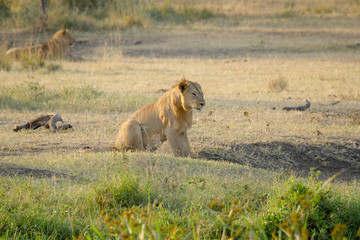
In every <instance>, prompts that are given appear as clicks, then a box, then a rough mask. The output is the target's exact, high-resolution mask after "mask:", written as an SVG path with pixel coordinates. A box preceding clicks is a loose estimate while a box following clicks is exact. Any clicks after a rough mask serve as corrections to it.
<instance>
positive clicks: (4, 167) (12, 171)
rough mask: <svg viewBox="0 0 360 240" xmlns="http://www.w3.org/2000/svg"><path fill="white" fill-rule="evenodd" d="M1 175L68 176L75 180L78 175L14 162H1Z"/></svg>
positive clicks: (67, 177)
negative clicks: (13, 163) (14, 163)
mask: <svg viewBox="0 0 360 240" xmlns="http://www.w3.org/2000/svg"><path fill="white" fill-rule="evenodd" d="M0 176H10V177H12V176H27V177H33V178H66V179H72V180H75V179H76V178H77V177H76V176H74V175H71V174H66V173H59V172H53V171H49V170H43V169H35V168H28V167H22V166H16V165H12V164H4V163H0Z"/></svg>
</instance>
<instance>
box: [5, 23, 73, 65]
mask: <svg viewBox="0 0 360 240" xmlns="http://www.w3.org/2000/svg"><path fill="white" fill-rule="evenodd" d="M74 43H75V39H73V38H72V37H71V36H70V33H69V30H68V29H61V30H59V31H57V32H56V33H55V34H54V36H53V37H52V38H51V39H50V41H48V42H47V43H44V44H42V45H36V46H31V47H19V48H12V49H9V50H8V51H7V52H6V56H8V57H11V58H15V59H19V58H20V57H22V56H24V55H27V56H29V55H36V54H39V55H40V56H41V57H42V58H71V59H72V58H73V56H72V55H71V54H70V46H71V45H73V44H74Z"/></svg>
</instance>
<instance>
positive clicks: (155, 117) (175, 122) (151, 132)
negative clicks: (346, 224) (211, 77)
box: [114, 79, 205, 157]
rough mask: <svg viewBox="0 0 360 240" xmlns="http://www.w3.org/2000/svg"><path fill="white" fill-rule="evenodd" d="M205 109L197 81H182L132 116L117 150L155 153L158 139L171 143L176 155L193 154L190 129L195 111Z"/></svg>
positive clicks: (119, 140) (121, 130) (116, 142)
mask: <svg viewBox="0 0 360 240" xmlns="http://www.w3.org/2000/svg"><path fill="white" fill-rule="evenodd" d="M204 106H205V100H204V94H203V92H202V90H201V86H200V84H199V83H197V82H191V81H188V80H185V79H182V80H181V81H179V82H178V83H176V84H175V85H174V86H173V87H172V88H171V89H170V90H169V91H168V92H166V93H165V94H164V95H163V96H162V97H161V98H160V99H159V100H158V101H157V102H155V103H153V104H150V105H147V106H145V107H143V108H141V109H140V110H138V111H136V112H135V113H134V114H132V115H131V116H130V117H129V118H128V119H127V120H126V121H125V122H124V123H123V124H121V126H120V129H119V132H118V135H117V137H116V140H115V144H114V148H115V149H120V150H121V149H124V150H145V149H150V150H153V149H154V147H155V146H156V142H155V141H156V139H160V141H161V143H163V142H164V141H166V140H167V141H168V142H169V145H170V147H171V150H172V152H173V153H174V155H175V156H182V157H186V156H189V154H190V151H191V150H190V143H189V140H188V137H187V130H188V129H189V128H190V127H191V125H192V120H193V109H196V110H199V111H201V110H202V108H203V107H204Z"/></svg>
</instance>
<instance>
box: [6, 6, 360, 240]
mask: <svg viewBox="0 0 360 240" xmlns="http://www.w3.org/2000/svg"><path fill="white" fill-rule="evenodd" d="M304 2H305V3H303V4H300V3H299V2H297V1H288V2H287V1H275V2H272V3H271V2H267V1H265V2H264V3H263V4H264V5H265V7H264V8H263V7H262V6H261V5H260V2H256V1H255V2H254V3H253V4H250V3H247V1H240V2H239V3H235V2H232V1H228V2H227V3H228V5H226V4H224V3H223V4H221V3H220V2H217V1H214V2H213V3H211V4H210V3H208V4H204V5H203V6H202V5H200V6H201V7H206V9H208V10H207V11H208V12H209V13H214V14H213V15H211V16H210V17H209V18H206V19H205V20H203V19H200V20H198V21H196V19H195V20H193V21H183V18H184V16H183V15H179V16H181V18H180V20H181V21H180V20H179V19H177V20H178V21H180V22H181V23H180V24H177V23H176V21H170V23H169V22H167V21H165V22H164V21H160V20H158V19H157V18H156V19H155V20H154V21H155V23H151V22H149V21H145V20H144V18H135V20H136V21H135V20H132V21H135V24H130V25H131V26H127V25H129V23H128V21H130V20H128V18H125V17H123V24H124V25H122V26H117V25H116V24H115V25H111V24H113V23H111V24H110V23H109V22H108V21H105V20H103V22H104V26H107V25H108V24H110V25H111V26H110V27H109V28H104V29H103V28H96V26H92V28H94V29H92V30H91V31H90V30H89V29H86V27H81V28H75V27H74V28H73V29H71V28H70V31H71V34H72V36H73V37H74V38H75V39H76V40H77V41H78V43H77V44H76V45H75V46H74V47H72V48H71V51H72V54H73V55H75V56H81V57H82V58H83V60H82V61H66V60H57V61H50V60H45V61H44V62H42V61H39V60H37V59H22V60H20V61H19V62H10V63H7V62H6V61H5V60H4V59H3V60H2V62H5V63H4V64H5V65H3V66H5V67H3V70H1V73H0V74H1V75H0V76H1V81H0V86H1V90H0V136H1V137H0V139H1V143H0V144H1V145H0V175H1V176H2V177H1V178H0V190H1V191H0V201H1V202H2V205H3V207H0V211H1V213H2V214H0V215H2V216H3V217H0V220H1V221H0V232H1V235H2V236H4V237H5V238H24V236H25V238H27V237H30V238H35V237H39V238H66V237H67V238H69V237H71V236H84V237H86V238H107V237H109V236H110V235H114V236H118V237H120V238H126V237H132V238H141V237H142V238H155V239H161V238H169V237H170V236H171V234H173V235H172V236H173V237H174V238H179V239H180V238H181V239H182V238H185V237H186V238H194V239H197V238H200V239H202V238H205V239H206V238H217V239H220V238H225V237H234V238H251V236H254V237H255V238H261V239H265V238H271V237H273V238H280V239H281V238H285V237H288V238H292V237H294V236H295V235H294V234H296V232H297V231H298V235H300V236H301V237H303V239H305V238H306V236H308V237H311V236H312V237H314V238H317V239H324V238H329V239H330V238H332V237H333V238H334V236H335V238H336V236H337V235H336V234H335V235H331V233H334V232H335V233H336V231H338V233H339V234H340V235H339V236H343V235H344V236H346V237H348V238H349V239H355V238H356V236H357V234H358V236H360V232H359V231H360V230H358V229H359V227H360V195H359V190H360V189H359V177H360V137H359V136H360V25H359V22H360V19H359V15H360V13H359V11H360V7H359V3H358V2H357V1H333V3H331V4H330V3H328V2H327V3H324V2H323V1H319V4H318V5H316V4H315V3H314V2H313V1H304ZM291 3H293V5H291ZM306 3H308V4H310V3H311V4H313V5H309V6H311V7H309V8H306ZM320 3H322V4H323V5H321V4H320ZM184 4H185V3H184ZM193 4H194V3H193ZM287 4H290V5H287ZM332 4H334V5H332ZM339 4H342V7H341V8H335V7H339ZM346 4H348V5H349V6H350V7H349V6H348V5H346ZM351 4H352V5H351ZM164 6H165V5H164ZM169 6H172V5H169ZM197 7H198V6H197V5H196V4H195V5H194V9H196V8H197ZM281 7H282V8H281ZM296 7H298V8H296ZM163 8H165V7H163ZM159 9H160V10H159V11H160V13H161V9H162V8H159ZM170 9H171V8H170ZM174 9H176V5H174ZM174 9H173V11H174V12H171V11H170V13H171V14H173V15H176V14H177V12H176V11H175V10H174ZM191 9H192V8H191ZM212 9H216V10H212ZM219 9H220V10H219ZM334 9H337V10H334ZM163 11H165V10H163ZM81 16H82V17H83V18H84V16H85V15H79V17H81ZM86 16H87V15H86ZM156 16H158V15H156ZM159 16H162V17H163V18H164V16H167V15H166V14H165V13H164V14H160V15H159ZM176 16H177V15H176ZM189 16H190V15H189ZM87 17H88V16H87ZM185 17H186V15H185ZM124 19H125V20H124ZM110 20H111V19H110ZM110 20H109V21H110ZM163 20H164V19H163ZM165 20H168V19H167V18H166V19H165ZM159 21H160V22H159ZM110 22H111V21H110ZM6 24H8V25H9V23H6ZM53 32H54V31H47V32H44V31H41V32H39V31H38V30H34V29H25V30H23V29H18V28H17V29H8V28H7V29H5V28H3V29H2V31H1V35H2V36H1V39H4V40H6V44H2V46H3V48H4V45H5V48H6V49H7V48H9V47H10V46H21V45H26V44H29V43H34V42H45V41H46V40H47V39H49V38H50V37H51V35H52V34H53ZM6 64H8V65H6ZM6 66H9V67H6ZM182 77H185V78H187V79H189V80H192V81H198V82H199V83H200V84H201V85H202V89H203V92H204V94H205V100H206V104H207V105H206V107H205V109H204V111H203V112H202V113H200V114H199V113H195V115H194V122H195V123H194V125H193V127H192V128H191V129H190V131H189V134H188V135H189V137H190V142H191V146H192V157H191V158H187V159H183V158H175V157H172V156H171V153H170V151H169V148H168V146H167V145H166V144H165V145H164V146H162V147H161V148H160V149H159V150H157V151H156V152H155V153H149V152H145V153H130V152H127V153H123V152H113V151H110V150H109V149H110V147H111V146H112V144H113V142H114V140H115V136H116V133H117V130H118V127H119V126H120V124H121V123H122V122H123V121H124V120H125V119H126V118H127V117H128V116H129V115H130V114H131V113H132V112H133V111H135V110H136V109H138V108H140V107H141V106H144V105H146V104H149V103H151V102H153V101H156V100H157V99H158V98H159V97H160V96H161V95H162V94H163V92H164V90H166V89H168V88H169V87H170V86H171V85H172V84H173V83H174V82H176V81H177V80H179V79H181V78H182ZM306 99H308V100H309V101H310V102H311V107H310V109H308V110H305V111H284V110H282V107H284V106H300V105H304V104H305V100H306ZM48 112H57V113H59V114H60V115H61V116H62V118H63V120H64V121H65V123H71V124H72V125H73V129H71V130H68V131H59V132H57V133H55V134H52V133H50V131H49V130H48V129H42V128H41V129H37V130H35V131H32V130H22V131H20V132H13V131H12V128H13V127H14V126H15V125H20V124H24V123H26V122H27V121H29V120H30V119H32V118H34V117H36V116H37V115H40V114H44V113H48ZM316 172H318V173H316ZM333 176H335V178H334V179H332V178H331V177H333ZM329 178H331V179H332V182H331V183H329V181H326V179H329ZM301 197H304V198H305V199H308V201H309V203H310V205H311V206H312V208H309V209H310V210H309V209H308V208H307V207H306V204H303V202H301V200H300V199H301ZM214 200H215V202H214ZM233 200H237V202H232V201H233ZM209 205H210V207H209ZM136 206H137V207H139V208H140V210H139V209H138V208H136ZM298 206H301V207H298ZM142 207H146V208H145V209H147V210H144V209H143V208H142ZM150 209H152V211H150ZM299 209H300V210H299ZM301 209H302V210H301ZM232 210H234V211H235V210H236V211H237V212H238V215H236V216H237V218H235V217H234V216H233V215H231V214H230V212H231V211H232ZM236 211H235V212H236ZM240 212H241V213H240ZM295 213H296V214H298V215H296V214H295ZM129 216H134V217H133V220H132V221H135V220H134V219H136V221H137V223H138V224H139V226H140V227H137V226H132V225H131V224H130V225H129V222H131V217H129ZM294 216H295V217H294ZM296 216H297V217H298V219H300V220H298V222H299V221H300V222H301V224H299V223H297V222H296V220H294V219H295V218H296ZM143 218H146V219H148V220H141V219H143ZM139 219H140V220H139ZM123 221H125V223H124V222H123ZM126 221H127V223H128V225H126ZM280 223H288V224H289V226H285V225H281V227H279V224H280ZM154 224H155V225H154ZM341 224H344V225H341ZM344 226H345V227H344ZM336 227H338V228H339V229H340V230H339V229H338V230H336V229H337V228H336ZM341 227H343V228H341ZM303 228H304V229H306V228H308V229H309V232H308V234H307V235H306V234H305V233H303V232H302V231H301V229H303ZM346 228H347V230H346ZM240 230H241V231H240ZM136 231H137V232H138V234H139V235H136ZM291 231H292V232H291ZM304 231H305V230H304ZM125 233H126V234H128V236H126V235H124V234H125ZM272 233H273V235H271V234H272ZM141 234H143V235H141ZM341 234H343V235H341Z"/></svg>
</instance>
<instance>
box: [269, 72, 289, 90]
mask: <svg viewBox="0 0 360 240" xmlns="http://www.w3.org/2000/svg"><path fill="white" fill-rule="evenodd" d="M287 87H288V81H287V80H286V79H285V78H283V77H281V76H279V77H278V78H276V79H272V80H271V81H270V82H269V84H268V89H269V90H270V91H272V92H282V91H284V90H286V89H287Z"/></svg>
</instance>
